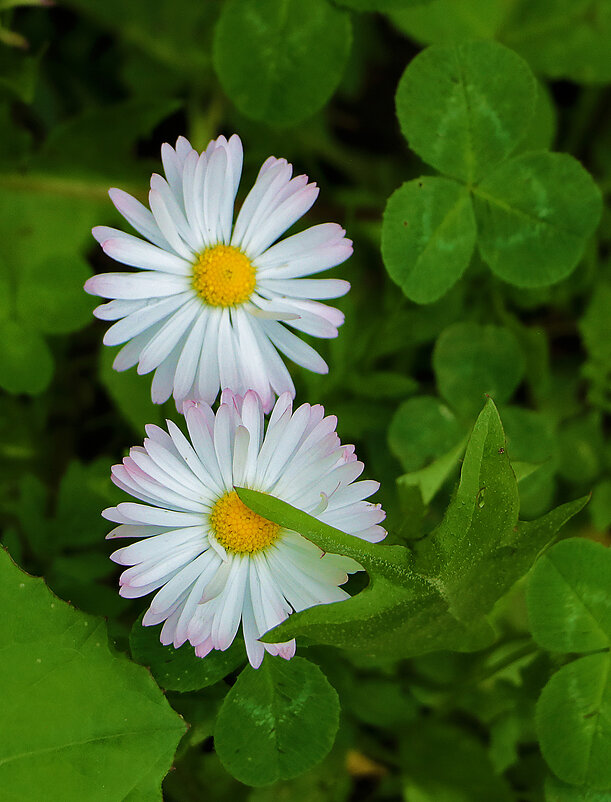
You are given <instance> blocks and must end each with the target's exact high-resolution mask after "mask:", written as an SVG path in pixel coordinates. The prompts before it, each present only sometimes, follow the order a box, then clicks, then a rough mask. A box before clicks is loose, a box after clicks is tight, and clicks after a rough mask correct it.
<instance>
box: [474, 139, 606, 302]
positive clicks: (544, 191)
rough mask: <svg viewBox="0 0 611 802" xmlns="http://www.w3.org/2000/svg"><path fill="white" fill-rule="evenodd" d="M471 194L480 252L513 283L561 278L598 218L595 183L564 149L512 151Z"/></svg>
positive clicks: (542, 283) (533, 284)
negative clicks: (514, 154)
mask: <svg viewBox="0 0 611 802" xmlns="http://www.w3.org/2000/svg"><path fill="white" fill-rule="evenodd" d="M473 195H474V207H475V216H476V218H477V229H478V244H479V249H480V253H481V255H482V258H483V259H484V260H485V261H486V262H487V263H488V264H489V265H490V267H491V269H492V271H493V272H494V273H496V275H497V276H499V277H500V278H502V279H503V280H504V281H508V282H509V283H510V284H515V285H516V286H518V287H544V286H546V285H548V284H555V283H556V282H558V281H560V280H561V279H563V278H566V276H568V275H569V274H570V273H571V272H572V271H573V270H574V268H575V266H576V265H577V263H578V261H579V259H580V258H581V256H582V255H583V252H584V249H585V246H586V243H587V240H588V238H589V237H590V236H591V234H592V233H593V232H594V230H595V228H596V226H597V225H598V220H599V218H600V210H601V200H600V192H599V190H598V188H597V187H596V184H595V183H594V181H593V180H592V177H591V176H590V174H589V173H587V172H586V170H584V168H583V167H582V166H581V164H580V163H579V162H578V161H577V160H576V159H574V158H573V157H572V156H569V155H568V154H566V153H546V152H528V153H524V154H522V155H520V156H516V157H515V158H513V159H510V160H509V161H506V162H503V163H502V164H500V165H499V166H498V167H497V168H496V169H495V170H494V171H493V172H492V173H491V174H489V175H487V176H486V178H484V179H483V181H481V183H480V184H479V185H478V186H477V187H474V188H473Z"/></svg>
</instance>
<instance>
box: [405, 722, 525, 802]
mask: <svg viewBox="0 0 611 802" xmlns="http://www.w3.org/2000/svg"><path fill="white" fill-rule="evenodd" d="M401 747H402V748H401V767H402V774H403V789H404V798H405V799H406V800H410V802H411V801H412V800H413V801H414V802H492V800H494V802H512V800H513V799H514V797H513V794H512V793H511V792H510V789H509V786H508V785H507V782H506V780H505V779H504V778H502V777H498V776H497V775H496V774H495V772H494V770H493V768H492V765H491V763H490V759H489V758H488V756H487V755H486V752H485V749H484V747H483V746H482V744H481V743H480V741H479V740H478V739H477V738H475V737H474V736H473V735H470V734H469V733H468V732H466V731H465V729H464V728H460V729H459V728H458V727H456V726H453V725H448V724H446V723H437V722H427V721H419V722H417V723H416V724H415V725H413V726H412V727H410V728H409V729H408V730H407V732H406V734H405V735H404V736H403V739H402V745H401ZM433 766H434V770H433V769H432V767H433Z"/></svg>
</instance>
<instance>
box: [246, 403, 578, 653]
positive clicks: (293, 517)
mask: <svg viewBox="0 0 611 802" xmlns="http://www.w3.org/2000/svg"><path fill="white" fill-rule="evenodd" d="M504 443H505V440H504V435H503V430H502V427H501V424H500V420H499V417H498V413H497V411H496V408H495V406H494V404H493V403H492V402H491V401H489V402H488V403H487V405H486V407H485V408H484V410H483V411H482V413H481V414H480V416H479V418H478V420H477V423H476V424H475V427H474V429H473V433H472V435H471V438H470V441H469V444H468V447H467V453H466V455H465V460H464V464H463V469H462V475H461V482H460V485H459V487H458V490H457V493H456V496H455V497H454V499H453V500H452V502H451V504H450V507H449V508H448V511H447V512H446V516H445V518H444V520H443V522H442V523H441V525H440V526H439V527H438V528H437V530H435V532H434V533H432V535H430V536H429V537H428V538H426V539H425V540H423V541H421V543H422V545H421V548H420V549H419V551H418V553H416V554H415V555H412V553H411V552H410V551H408V550H407V549H404V548H403V547H401V546H383V545H374V544H370V543H366V542H363V541H359V540H358V538H355V537H353V536H351V535H346V534H344V533H342V532H339V531H338V530H336V529H333V528H332V527H329V526H326V525H325V524H323V523H321V522H320V521H318V520H317V519H316V518H312V517H311V516H308V515H306V514H305V513H303V512H301V511H299V510H296V509H294V508H291V507H290V506H289V505H287V504H286V503H284V502H282V501H279V500H278V499H275V498H273V497H271V496H269V495H266V494H262V493H258V492H256V491H253V490H246V491H244V490H243V489H239V490H238V492H239V494H240V497H241V498H242V500H243V501H244V503H245V504H247V505H248V506H250V507H251V508H252V509H254V511H255V512H257V513H258V514H260V515H262V516H264V517H266V518H268V519H270V520H273V521H275V522H276V523H278V524H280V525H281V526H283V527H286V528H289V529H292V530H294V531H297V532H299V533H300V534H302V535H303V536H304V537H307V538H309V539H310V540H312V541H313V542H314V543H316V544H317V545H318V546H319V547H320V548H322V549H323V550H325V551H330V552H332V553H336V554H346V555H348V556H350V557H353V558H354V559H355V560H357V561H358V562H359V563H360V564H361V565H362V566H363V567H364V568H365V569H366V570H367V571H368V573H369V575H370V584H369V586H368V587H367V588H366V589H365V590H364V591H363V592H362V593H360V594H358V595H357V596H355V597H352V598H351V599H348V600H346V601H344V602H341V603H337V604H332V605H321V606H318V607H314V608H310V609H308V610H304V611H303V612H301V613H297V614H295V615H293V616H291V617H290V618H289V619H288V620H287V621H285V622H284V623H283V624H281V625H280V626H279V627H276V628H275V629H274V630H272V631H271V632H269V633H267V635H266V636H265V638H264V640H266V641H269V642H282V641H286V640H288V639H290V638H292V637H295V636H297V635H307V636H308V637H310V638H312V639H314V640H317V641H319V642H321V643H328V644H333V645H335V646H341V647H345V648H348V649H358V650H359V651H360V652H361V653H366V654H371V655H386V656H394V657H406V656H410V655H416V654H424V653H426V652H428V651H435V650H438V649H453V650H458V651H470V650H475V649H480V648H483V647H484V646H486V645H488V644H489V643H491V642H492V641H493V639H494V634H493V632H492V629H491V628H490V626H489V624H488V622H487V620H486V618H485V614H486V613H487V612H489V611H490V609H491V608H492V605H493V604H494V602H495V601H496V600H497V599H498V598H499V597H500V596H501V595H503V593H505V592H506V591H507V590H508V589H509V588H510V587H511V585H512V584H513V582H515V581H516V579H518V578H519V577H520V576H522V575H523V574H524V573H526V571H527V570H528V569H529V568H530V566H531V565H532V563H533V561H534V559H535V558H536V556H537V554H538V552H539V551H540V550H541V549H542V548H544V546H546V545H547V544H548V543H549V542H550V541H551V539H552V538H553V537H554V535H555V532H556V530H557V528H558V527H559V526H560V525H561V524H562V523H563V522H564V521H565V520H567V519H568V518H569V517H571V515H574V514H575V513H576V512H577V511H578V510H579V509H581V507H582V506H583V504H584V503H585V502H584V501H583V500H581V501H577V502H573V503H572V504H568V505H564V506H563V507H560V508H558V510H555V511H554V512H552V513H550V514H549V515H548V516H545V517H544V518H543V519H541V520H540V521H536V522H533V523H530V524H525V525H524V526H523V527H520V526H519V525H518V523H517V488H516V480H515V476H514V475H513V472H512V471H511V467H510V465H509V461H508V457H507V454H506V453H505V446H504ZM482 489H483V492H482ZM482 501H483V502H484V503H482Z"/></svg>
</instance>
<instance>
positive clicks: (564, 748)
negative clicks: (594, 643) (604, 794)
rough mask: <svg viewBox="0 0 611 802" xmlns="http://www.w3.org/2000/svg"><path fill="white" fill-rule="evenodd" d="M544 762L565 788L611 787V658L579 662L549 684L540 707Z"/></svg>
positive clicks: (607, 655) (602, 655) (602, 656)
mask: <svg viewBox="0 0 611 802" xmlns="http://www.w3.org/2000/svg"><path fill="white" fill-rule="evenodd" d="M536 725H537V734H538V736H539V741H540V743H541V751H542V752H543V757H544V758H545V760H546V761H547V763H548V764H549V766H550V768H551V769H552V771H553V772H554V773H555V774H556V775H557V776H558V777H559V778H560V779H561V780H564V782H567V783H571V784H573V785H584V784H585V785H588V786H590V787H591V788H594V789H604V788H610V787H611V761H610V760H609V753H610V751H611V654H610V653H609V652H608V651H607V652H603V653H599V654H591V655H588V656H587V657H580V658H579V659H578V660H575V661H574V662H572V663H569V664H568V665H566V666H563V667H562V668H561V669H560V671H557V672H556V673H555V674H554V675H553V676H552V678H551V679H550V681H549V682H548V683H547V685H546V686H545V688H544V689H543V692H542V694H541V696H540V698H539V701H538V703H537V714H536Z"/></svg>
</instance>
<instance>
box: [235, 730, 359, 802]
mask: <svg viewBox="0 0 611 802" xmlns="http://www.w3.org/2000/svg"><path fill="white" fill-rule="evenodd" d="M340 736H341V731H340ZM338 740H339V738H338ZM346 764H347V757H346V748H345V745H344V744H341V745H340V744H339V743H336V745H335V746H334V747H333V749H332V750H331V752H330V753H329V755H328V756H327V757H326V758H325V759H324V760H323V761H322V763H318V765H316V766H314V767H313V768H311V769H310V770H309V771H308V772H307V773H306V774H302V775H300V776H299V777H296V778H295V779H293V780H284V781H280V782H277V783H274V784H273V785H271V786H269V785H268V786H265V787H263V788H255V789H254V790H253V791H251V793H250V794H249V796H248V802H295V800H303V802H347V800H348V799H350V797H351V791H352V783H353V778H352V777H351V776H350V774H349V773H348V771H347V770H346V769H347V766H346ZM227 802H233V800H232V799H228V800H227Z"/></svg>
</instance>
